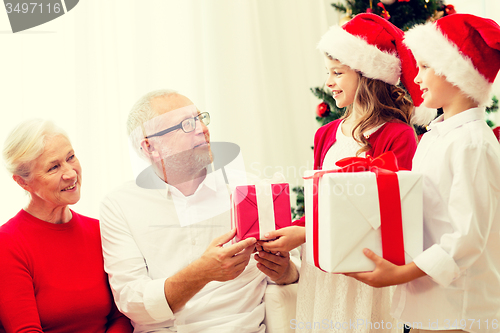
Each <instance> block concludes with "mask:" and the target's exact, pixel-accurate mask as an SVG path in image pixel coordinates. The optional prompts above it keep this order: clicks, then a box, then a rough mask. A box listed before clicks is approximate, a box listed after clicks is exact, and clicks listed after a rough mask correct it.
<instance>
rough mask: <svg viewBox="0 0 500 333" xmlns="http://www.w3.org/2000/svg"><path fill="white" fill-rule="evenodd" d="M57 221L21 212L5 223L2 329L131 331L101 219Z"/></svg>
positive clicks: (0, 248) (0, 255)
mask: <svg viewBox="0 0 500 333" xmlns="http://www.w3.org/2000/svg"><path fill="white" fill-rule="evenodd" d="M72 213H73V218H72V219H71V220H70V221H69V222H67V223H63V224H52V223H48V222H45V221H42V220H40V219H37V218H36V217H34V216H32V215H30V214H29V213H27V212H25V211H24V210H21V211H20V212H19V213H18V214H17V215H16V216H15V217H13V218H12V219H10V220H9V221H8V222H7V223H5V224H4V225H2V226H1V227H0V272H1V273H0V333H3V332H52V333H68V332H71V333H78V332H82V333H84V332H85V333H87V332H92V333H104V332H107V333H111V332H113V333H131V332H132V330H133V328H132V326H131V325H130V321H129V320H128V318H126V317H125V316H123V315H122V314H121V313H120V312H118V310H117V309H116V306H115V304H114V302H113V296H112V295H111V290H110V289H109V285H108V279H107V275H106V273H105V272H104V263H103V257H102V248H101V236H100V232H99V222H98V221H97V220H95V219H91V218H88V217H85V216H83V215H79V214H77V213H75V212H72Z"/></svg>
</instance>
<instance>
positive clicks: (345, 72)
mask: <svg viewBox="0 0 500 333" xmlns="http://www.w3.org/2000/svg"><path fill="white" fill-rule="evenodd" d="M325 66H326V70H327V71H328V72H327V74H328V79H327V80H326V83H325V84H326V86H327V87H328V89H330V91H331V92H332V96H333V98H334V99H335V103H336V104H337V107H339V108H343V107H346V106H348V105H351V104H352V103H354V97H355V96H356V90H357V89H358V85H359V74H358V73H357V72H356V71H355V70H353V69H351V68H350V67H349V66H346V65H344V64H342V63H341V62H340V61H338V60H336V59H331V58H329V57H327V56H326V57H325Z"/></svg>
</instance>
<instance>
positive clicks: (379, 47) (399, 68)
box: [318, 13, 437, 125]
mask: <svg viewBox="0 0 500 333" xmlns="http://www.w3.org/2000/svg"><path fill="white" fill-rule="evenodd" d="M403 37H404V33H403V31H401V30H400V29H399V28H398V27H396V26H395V25H393V24H392V23H390V22H389V21H387V20H386V19H384V18H382V17H380V16H378V15H375V14H364V13H363V14H358V15H356V16H355V17H354V18H353V19H352V20H350V21H349V22H347V23H345V24H344V25H343V26H341V27H340V26H332V27H331V28H330V29H329V30H328V31H327V32H326V33H325V34H324V35H323V37H321V40H320V41H319V43H318V49H319V50H321V51H322V52H325V53H327V54H328V55H330V56H331V57H332V58H334V59H337V60H339V61H340V62H341V63H343V64H344V65H347V66H349V67H350V68H352V69H354V70H357V71H358V72H360V73H361V75H363V76H366V77H368V78H371V79H377V80H380V81H383V82H386V83H389V84H392V85H396V84H398V82H399V80H400V79H401V82H402V83H403V85H404V86H405V88H406V90H408V92H409V93H410V96H411V99H412V101H413V105H415V107H417V110H416V111H415V115H416V116H414V117H413V119H412V122H414V123H417V124H421V125H427V124H428V123H429V122H430V121H431V120H432V119H434V117H435V116H436V113H437V110H435V109H428V108H425V107H424V106H421V104H422V102H423V99H422V92H421V91H420V88H419V87H418V85H416V84H415V82H413V79H414V78H415V76H416V75H417V65H416V62H415V59H414V58H413V56H412V54H411V52H410V50H409V49H408V48H407V47H406V46H405V45H404V44H403Z"/></svg>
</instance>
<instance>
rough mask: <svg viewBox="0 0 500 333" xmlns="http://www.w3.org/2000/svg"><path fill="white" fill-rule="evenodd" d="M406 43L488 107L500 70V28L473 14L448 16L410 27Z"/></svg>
mask: <svg viewBox="0 0 500 333" xmlns="http://www.w3.org/2000/svg"><path fill="white" fill-rule="evenodd" d="M404 43H405V44H406V45H407V46H408V47H409V48H410V49H411V51H412V52H413V54H414V55H415V57H416V58H417V59H419V60H422V61H423V62H425V63H426V64H427V65H428V66H429V67H431V68H432V69H433V70H434V72H435V73H436V74H438V75H444V76H445V77H446V80H447V81H449V82H451V83H452V84H454V85H455V86H457V87H458V88H460V90H462V92H464V93H465V94H466V95H467V96H469V97H471V98H472V99H474V100H475V101H476V102H478V103H479V105H481V106H484V105H487V104H488V103H490V102H491V88H492V84H493V81H494V80H495V77H496V75H497V73H498V71H499V69H500V27H499V26H498V24H497V23H495V21H493V20H490V19H485V18H481V17H477V16H474V15H469V14H453V15H448V16H445V17H443V18H441V19H439V20H437V21H435V22H434V23H427V24H424V25H420V26H417V27H415V28H413V29H411V30H409V31H408V32H407V33H406V35H405V38H404Z"/></svg>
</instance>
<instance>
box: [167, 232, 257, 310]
mask: <svg viewBox="0 0 500 333" xmlns="http://www.w3.org/2000/svg"><path fill="white" fill-rule="evenodd" d="M234 235H236V229H233V230H231V231H230V232H228V233H226V234H224V235H222V236H219V237H217V238H215V239H214V240H213V241H212V243H210V245H209V246H208V248H207V249H206V250H205V253H203V255H202V256H201V257H200V258H199V259H197V260H195V261H193V262H192V263H191V264H189V265H188V266H187V267H185V268H184V269H182V270H181V271H179V272H178V273H176V274H174V275H173V276H171V277H169V278H168V279H166V280H165V285H164V292H165V298H166V299H167V302H168V304H169V306H170V309H171V310H172V312H173V313H176V312H177V311H179V310H180V309H181V308H182V307H183V306H184V305H185V304H186V303H187V301H189V300H190V299H191V298H192V297H193V296H194V295H196V293H197V292H199V291H200V290H201V289H202V288H203V287H204V286H205V285H206V284H207V283H209V282H211V281H228V280H232V279H234V278H236V277H238V275H240V274H241V273H242V272H243V271H244V270H245V267H246V266H247V264H248V261H249V260H250V255H251V254H252V251H253V250H254V248H255V242H256V240H255V238H248V239H245V240H242V241H241V242H239V243H236V244H233V245H230V246H227V247H222V245H224V244H225V243H227V242H229V241H230V240H231V239H233V237H234Z"/></svg>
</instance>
